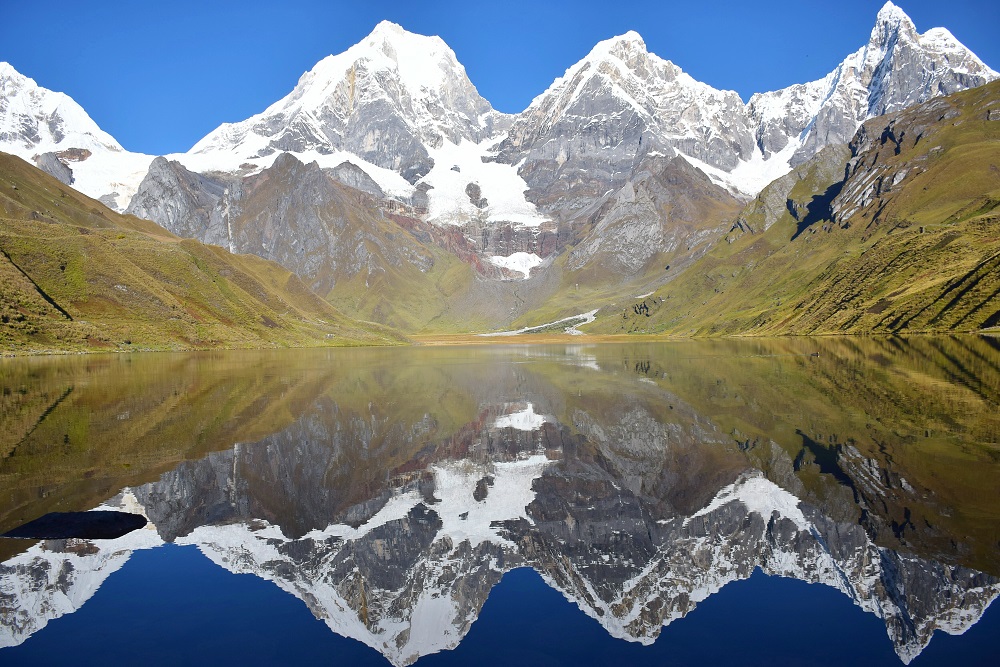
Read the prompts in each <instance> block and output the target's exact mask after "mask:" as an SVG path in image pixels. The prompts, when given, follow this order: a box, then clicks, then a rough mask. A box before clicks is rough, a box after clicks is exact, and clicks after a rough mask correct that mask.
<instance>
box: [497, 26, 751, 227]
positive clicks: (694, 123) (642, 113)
mask: <svg viewBox="0 0 1000 667" xmlns="http://www.w3.org/2000/svg"><path fill="white" fill-rule="evenodd" d="M498 153H499V155H498V159H500V160H503V161H506V162H511V163H519V164H521V165H522V166H521V167H520V174H521V175H522V176H523V177H524V178H525V180H526V181H527V182H528V184H529V185H531V187H532V191H531V196H530V198H531V200H532V201H534V202H536V203H538V204H539V205H540V206H542V207H543V209H546V210H548V209H557V210H563V211H567V210H568V211H570V212H572V211H574V210H576V209H579V208H582V207H583V206H585V205H587V204H588V203H590V202H591V201H593V200H594V199H595V198H597V197H599V196H601V195H602V194H604V193H605V192H607V190H608V189H609V186H620V185H621V184H622V183H623V182H624V181H625V180H626V179H627V178H628V176H629V174H630V171H631V170H632V168H633V167H634V166H635V165H636V163H637V162H638V161H639V160H640V159H641V158H642V156H643V155H646V154H654V155H655V154H656V153H663V154H666V155H667V156H669V157H673V156H674V155H675V154H676V153H682V154H685V155H689V156H691V157H693V158H696V159H697V160H699V161H701V162H704V163H706V164H710V165H712V166H713V167H715V168H716V169H718V170H720V171H724V172H728V171H731V170H732V169H734V168H735V167H736V166H737V165H738V164H739V163H740V161H745V160H749V159H750V158H751V156H752V153H753V133H752V131H751V128H750V127H749V125H748V122H747V118H746V117H745V115H744V105H743V101H742V100H741V99H740V97H739V95H737V94H736V93H735V92H733V91H720V90H716V89H714V88H712V87H711V86H709V85H707V84H704V83H701V82H699V81H696V80H695V79H693V78H692V77H691V76H689V75H688V74H686V73H685V72H683V71H682V70H681V69H680V68H679V67H677V66H676V65H674V64H673V63H671V62H670V61H668V60H663V59H662V58H660V57H659V56H657V55H655V54H652V53H650V52H649V51H647V49H646V44H645V42H643V40H642V38H641V37H640V36H639V35H638V34H637V33H635V32H629V33H626V34H625V35H622V36H620V37H615V38H612V39H609V40H606V41H603V42H600V43H599V44H597V46H595V47H594V49H593V50H592V51H591V52H590V53H589V54H588V55H587V56H586V57H585V58H583V59H582V60H581V61H579V62H578V63H576V64H575V65H573V66H572V67H570V68H569V69H568V70H567V71H566V74H565V75H563V76H562V77H561V78H559V79H556V81H555V82H554V83H553V84H552V85H551V86H550V87H549V89H548V90H546V91H545V92H544V93H542V94H541V95H539V96H538V97H536V98H535V99H534V101H532V103H531V105H530V106H529V107H528V108H527V109H526V110H525V111H523V112H522V113H521V114H519V115H518V116H517V119H516V120H515V121H514V124H513V125H512V127H511V129H510V131H509V132H508V134H507V138H506V139H505V140H504V141H503V143H501V144H500V146H499V149H498ZM564 215H571V213H564Z"/></svg>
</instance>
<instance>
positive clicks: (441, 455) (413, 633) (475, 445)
mask: <svg viewBox="0 0 1000 667" xmlns="http://www.w3.org/2000/svg"><path fill="white" fill-rule="evenodd" d="M817 354H818V356H816V355H817ZM998 366H1000V352H998V345H997V342H996V341H995V340H991V339H985V338H972V337H970V338H958V339H938V338H916V339H909V340H903V339H874V340H873V339H851V338H842V339H812V340H798V339H795V340H779V341H709V342H683V343H656V344H654V343H638V344H623V345H611V344H604V345H585V344H584V345H575V346H510V347H492V346H490V347H470V348H458V347H455V348H431V349H421V348H409V349H391V350H373V349H366V350H317V351H287V352H261V353H248V352H239V353H217V354H201V355H144V356H135V357H94V358H84V359H79V358H76V359H28V360H7V361H4V362H3V363H2V364H0V380H2V384H3V386H4V387H5V388H7V387H9V388H11V390H10V391H4V395H3V396H2V403H0V419H2V425H3V428H2V429H0V454H3V458H2V459H0V491H2V493H3V496H2V497H3V498H5V503H6V504H5V505H4V506H3V507H2V508H0V531H2V530H5V529H7V528H9V527H13V526H14V525H17V524H18V523H21V522H23V521H26V520H29V519H30V518H32V517H33V516H39V515H41V514H44V513H46V512H49V511H53V510H61V511H66V510H83V509H90V508H92V507H95V506H97V507H100V508H101V509H119V510H124V511H132V512H138V513H141V514H143V515H145V516H146V517H147V518H148V519H149V521H150V524H149V525H148V526H147V527H146V528H145V529H142V530H139V531H136V532H135V533H132V534H129V535H126V536H124V537H122V538H119V539H117V540H103V541H97V540H95V541H83V540H63V541H48V542H41V543H37V544H35V545H34V546H31V547H30V548H27V549H26V550H23V549H24V545H23V544H20V543H19V544H17V545H11V544H10V542H3V541H0V542H3V543H0V549H4V550H5V551H3V552H0V554H2V557H3V558H4V559H5V562H4V563H3V564H2V565H0V620H2V624H0V646H16V645H18V644H21V643H22V642H25V640H27V639H28V638H29V637H32V635H35V633H38V634H37V636H36V637H34V638H33V639H32V641H45V636H46V633H45V632H44V631H41V630H42V628H43V627H44V626H45V625H46V624H47V623H48V621H50V620H52V619H55V618H58V617H60V616H63V615H65V614H69V613H72V612H74V611H76V610H77V609H79V608H80V607H81V606H82V605H83V604H84V603H85V602H86V601H87V600H88V599H89V598H90V597H91V596H92V595H93V594H94V593H95V592H96V591H97V590H98V588H99V587H100V586H101V585H102V584H103V583H104V581H105V580H106V579H107V578H108V577H109V576H111V575H112V574H113V573H114V572H115V571H116V570H118V569H120V568H121V567H123V566H124V565H125V563H126V561H127V560H128V559H129V556H130V555H131V554H132V553H133V552H135V551H136V550H142V549H150V548H153V547H157V546H160V545H162V544H163V543H164V542H169V543H175V544H178V545H196V546H197V548H198V549H199V550H200V551H201V552H202V553H203V554H204V555H205V556H206V557H207V558H208V559H210V560H211V561H212V562H214V563H216V564H217V565H219V566H220V567H222V568H225V569H226V570H228V571H231V572H236V573H251V574H254V575H256V576H258V577H261V578H263V579H266V580H268V581H272V582H274V583H275V584H276V585H277V586H278V587H279V588H280V589H282V590H284V591H286V592H288V593H290V594H291V595H293V596H295V597H296V598H298V599H300V600H302V601H303V602H304V603H305V604H306V605H307V606H308V608H309V610H310V611H311V612H312V614H313V615H314V616H316V617H317V618H319V619H321V620H323V621H324V622H325V623H326V624H327V625H328V626H329V627H330V629H331V630H333V631H334V632H336V633H338V634H340V635H343V636H346V637H351V638H354V639H357V640H358V641H360V642H362V643H364V644H366V645H368V646H370V647H372V648H374V649H375V650H377V651H379V652H380V653H382V654H383V655H384V656H385V657H386V658H388V659H389V660H390V661H391V662H392V663H393V664H396V665H404V664H410V663H412V662H414V661H416V660H417V659H418V658H420V657H421V656H423V655H427V654H430V653H434V652H437V651H440V650H443V649H449V648H454V647H455V646H457V645H458V644H459V642H461V641H462V639H463V638H464V637H465V636H466V634H467V633H468V632H469V630H470V627H471V626H472V624H473V623H474V622H475V621H476V619H477V618H478V616H479V613H480V610H481V609H482V607H483V605H484V603H485V602H486V600H487V597H488V596H489V594H490V591H491V589H492V588H493V587H494V586H495V585H496V584H497V583H499V582H500V580H501V578H502V577H503V576H504V574H505V573H506V572H509V571H510V570H512V569H514V568H520V567H530V568H532V569H534V570H535V571H537V572H538V573H539V574H540V575H541V577H542V579H543V580H544V581H545V582H546V583H547V584H548V585H549V586H551V587H553V588H554V589H556V590H558V591H560V592H561V593H562V594H563V595H564V596H565V597H566V598H567V599H569V600H571V601H573V602H574V603H575V604H576V605H577V606H578V607H579V608H580V609H581V610H582V611H583V612H584V613H586V614H588V615H589V616H591V617H593V618H594V619H596V620H597V622H598V623H600V625H601V626H603V627H604V629H605V630H606V631H607V632H608V633H610V634H611V635H612V636H614V637H618V638H621V639H625V640H629V641H638V642H641V643H644V644H649V643H652V642H653V641H654V640H655V639H656V637H657V636H658V635H659V634H660V631H661V629H662V628H663V627H664V626H666V625H669V624H670V623H671V622H672V621H674V620H676V619H678V618H681V617H683V616H685V615H687V614H688V613H695V614H696V613H697V611H696V606H697V605H698V603H700V602H702V601H703V600H706V599H707V598H708V597H710V596H712V595H713V594H715V593H716V592H718V591H719V590H720V589H722V588H723V587H724V586H725V585H726V584H728V583H730V582H733V581H737V580H742V579H746V578H748V577H750V575H751V574H752V573H753V572H754V571H755V569H760V570H762V571H763V572H764V573H765V574H768V575H779V576H782V577H791V578H794V579H797V580H800V581H805V582H810V583H822V584H826V585H827V586H830V587H832V588H833V589H836V590H837V591H840V592H841V593H843V594H844V595H846V596H847V597H848V598H849V599H850V600H851V601H852V602H853V603H854V604H855V605H857V607H859V608H860V609H861V610H863V611H864V612H868V613H870V614H874V615H875V616H876V617H878V618H879V619H882V621H884V623H885V627H886V631H887V633H888V637H889V640H890V641H891V643H892V645H893V647H894V649H895V651H896V653H897V655H898V656H899V658H900V659H901V660H902V661H903V662H907V663H908V662H909V661H911V660H912V659H913V658H914V657H916V656H917V655H918V654H920V652H921V651H922V650H923V648H924V647H925V646H926V645H927V643H928V642H929V641H930V640H931V635H932V634H933V632H934V631H935V630H942V631H945V632H948V633H952V634H958V633H962V632H964V631H965V630H966V629H967V628H969V627H970V626H971V625H973V624H974V623H976V622H977V621H978V620H979V618H980V617H981V616H982V614H983V612H984V611H985V609H986V608H987V607H988V606H989V604H990V603H991V602H992V601H993V599H994V598H995V597H996V596H997V594H998V593H1000V552H998V548H997V544H998V538H1000V521H998V515H1000V507H998V505H997V503H996V498H997V497H998V496H997V493H998V491H1000V461H998V454H1000V445H998V443H1000V416H998V415H1000V410H998V407H1000V371H998ZM7 499H9V501H8V500H7ZM192 604H194V602H192ZM526 604H530V601H527V602H526ZM129 613H139V612H137V611H136V610H134V609H130V611H129ZM234 613H235V612H234ZM40 631H41V632H40ZM998 642H1000V640H998ZM994 648H996V647H994ZM7 650H8V651H12V650H16V649H7ZM744 650H745V649H744ZM759 650H760V651H762V652H766V647H763V646H762V647H760V649H759ZM2 655H3V653H0V656H2ZM762 655H766V653H762Z"/></svg>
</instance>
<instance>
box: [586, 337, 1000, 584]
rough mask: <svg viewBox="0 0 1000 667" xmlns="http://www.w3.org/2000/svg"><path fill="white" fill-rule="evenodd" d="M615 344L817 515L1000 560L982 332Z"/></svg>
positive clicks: (995, 448) (973, 560)
mask: <svg viewBox="0 0 1000 667" xmlns="http://www.w3.org/2000/svg"><path fill="white" fill-rule="evenodd" d="M595 349H597V350H601V349H607V350H608V351H609V353H610V351H612V350H615V349H616V348H615V347H608V348H600V347H598V348H595ZM621 349H623V350H626V351H627V352H626V355H627V356H628V362H627V363H626V364H625V365H626V366H630V367H632V368H633V369H636V368H637V369H639V370H637V371H634V372H635V373H636V374H638V375H640V377H642V378H644V379H647V380H653V381H654V382H656V383H657V384H658V385H659V386H660V387H662V388H663V389H665V390H667V391H668V392H670V395H674V396H677V397H679V398H680V399H682V400H684V401H685V402H686V403H687V404H689V405H690V406H691V407H692V408H693V409H694V411H695V412H696V413H697V414H698V415H699V416H700V417H701V418H703V419H705V420H706V421H707V422H709V423H711V424H713V425H714V426H715V427H717V428H718V430H719V432H721V433H723V434H725V435H726V436H727V439H728V440H729V442H731V443H733V444H735V445H736V446H738V447H739V448H740V449H743V450H744V451H745V455H746V457H747V458H748V460H749V462H751V463H752V464H753V465H754V466H755V467H759V468H761V469H763V470H765V472H767V474H768V475H769V476H770V477H771V478H772V479H773V480H774V481H775V482H777V483H779V484H781V485H782V486H785V487H786V488H788V489H789V490H790V491H792V492H793V493H795V494H796V495H798V496H799V497H801V498H802V499H804V500H806V501H808V502H811V503H813V504H816V505H818V506H820V507H821V508H822V509H823V510H824V512H826V513H828V514H829V515H830V516H833V517H836V518H839V519H842V520H852V521H854V520H856V521H861V522H863V523H865V524H866V525H867V526H868V527H869V529H870V531H871V532H872V533H873V534H875V536H876V539H878V540H879V541H880V542H881V543H883V544H886V545H887V546H892V547H894V548H899V547H902V548H904V549H906V548H909V549H917V550H925V551H933V550H940V551H942V552H947V551H950V550H951V547H949V543H950V542H951V541H954V542H956V543H958V558H959V559H960V560H962V562H963V563H965V564H975V565H976V566H977V567H980V568H986V569H990V570H991V571H998V568H1000V562H998V561H997V554H996V550H995V545H996V543H997V541H998V540H1000V511H998V508H997V505H996V498H997V497H998V494H1000V349H998V346H997V344H996V343H995V341H993V340H992V339H988V338H977V337H959V338H923V337H915V338H910V339H878V338H876V339H869V338H834V339H829V338H818V339H806V338H788V339H777V340H775V339H760V340H755V341H753V342H747V341H735V340H719V341H704V342H689V343H679V344H675V345H669V346H656V345H638V344H637V345H635V346H625V347H623V348H621ZM665 352H666V353H667V355H666V356H665V354H664V353H665ZM813 354H817V355H818V356H812V355H813ZM620 355H621V353H619V356H620ZM609 356H611V355H610V354H609ZM617 358H618V357H615V358H614V359H615V360H614V361H611V360H609V361H608V362H605V361H604V360H603V359H602V360H601V363H602V366H604V364H605V363H608V364H611V363H621V362H620V361H618V360H617ZM599 359H600V357H599Z"/></svg>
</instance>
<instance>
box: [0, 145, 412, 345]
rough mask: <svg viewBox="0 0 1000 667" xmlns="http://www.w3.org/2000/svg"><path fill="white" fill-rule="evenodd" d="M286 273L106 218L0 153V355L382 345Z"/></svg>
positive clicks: (391, 338)
mask: <svg viewBox="0 0 1000 667" xmlns="http://www.w3.org/2000/svg"><path fill="white" fill-rule="evenodd" d="M400 340H401V338H400V337H399V336H398V335H396V334H394V333H392V332H391V331H390V330H388V329H385V328H384V327H381V326H379V325H375V324H367V323H364V324H362V323H357V322H354V321H352V320H350V319H348V318H346V317H345V316H344V315H342V314H341V313H340V312H338V311H337V310H335V309H334V308H333V307H331V306H330V304H328V303H327V302H325V301H324V300H322V299H321V298H319V297H318V296H316V295H315V294H313V293H312V292H311V291H310V290H309V289H307V288H306V287H305V285H303V283H302V282H301V281H300V280H299V279H298V278H297V277H296V276H295V275H294V274H292V273H290V272H289V271H287V270H285V269H283V268H282V267H280V266H279V265H277V264H275V263H273V262H268V261H266V260H263V259H260V258H258V257H255V256H251V255H233V254H230V253H229V252H227V251H225V250H224V249H222V248H220V247H217V246H209V245H205V244H202V243H198V242H196V241H192V240H182V239H180V238H178V237H176V236H174V235H172V234H170V233H169V232H167V231H165V230H164V229H162V228H160V227H158V226H157V225H155V224H153V223H151V222H148V221H145V220H140V219H138V218H134V217H131V216H122V215H118V214H116V213H114V212H112V211H110V210H109V209H107V208H105V207H104V206H103V205H102V204H100V203H98V202H96V201H94V200H91V199H89V198H87V197H85V196H83V195H81V194H79V193H77V192H76V191H74V190H72V189H71V188H69V187H67V186H65V185H63V184H62V183H60V182H59V181H57V180H55V179H53V178H52V177H50V176H48V175H47V174H45V173H43V172H42V171H40V170H38V169H36V168H35V167H33V166H31V165H29V164H28V163H26V162H24V161H23V160H21V159H19V158H16V157H13V156H10V155H6V154H0V351H2V352H4V353H33V352H44V351H74V350H76V351H83V350H135V349H198V348H214V347H274V346H282V347H287V346H310V345H347V344H385V343H390V342H399V341H400Z"/></svg>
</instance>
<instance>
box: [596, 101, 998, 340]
mask: <svg viewBox="0 0 1000 667" xmlns="http://www.w3.org/2000/svg"><path fill="white" fill-rule="evenodd" d="M998 96H1000V83H993V84H990V85H987V86H983V87H981V88H976V89H973V90H969V91H965V92H962V93H958V94H956V95H952V96H950V97H947V98H941V99H938V100H935V101H933V102H930V103H927V104H925V105H921V106H918V107H914V108H911V109H909V110H907V111H904V112H901V113H899V114H897V115H896V116H893V117H882V118H877V119H873V120H871V121H869V122H868V123H866V124H865V127H864V129H863V131H862V133H860V134H859V138H857V139H856V140H855V143H854V146H855V158H854V160H853V161H852V162H851V164H850V165H849V166H848V165H846V164H845V163H846V158H845V159H844V160H843V161H842V162H840V163H839V167H840V168H841V171H840V172H839V174H840V175H836V174H837V173H838V170H837V169H834V168H832V167H838V165H837V164H833V165H832V167H831V164H828V163H830V161H831V160H833V161H834V162H836V159H835V158H836V155H834V154H833V153H831V152H830V151H826V152H824V153H821V154H820V155H819V156H817V158H815V159H814V160H813V161H812V162H810V163H807V164H806V165H803V166H802V167H800V168H799V169H798V170H797V172H796V173H797V174H798V176H799V179H800V180H798V181H797V183H796V184H795V186H794V187H793V188H791V189H790V190H785V189H784V188H785V187H787V185H782V182H776V183H774V184H772V185H771V186H769V188H768V189H766V190H765V191H764V192H762V193H761V195H760V197H759V198H758V199H757V200H756V201H755V202H753V203H752V204H751V205H750V206H749V207H748V209H747V210H746V211H745V213H744V216H743V225H742V227H737V228H734V230H733V232H732V233H731V234H730V235H729V236H728V237H727V238H726V239H723V240H721V241H720V242H719V243H717V245H716V247H715V248H714V249H713V250H712V251H711V252H709V253H708V254H707V255H706V256H705V257H704V258H703V259H701V260H700V261H699V262H698V263H696V264H695V265H693V266H692V267H691V268H690V269H688V270H687V271H686V272H685V273H684V274H683V275H681V276H680V277H679V278H678V279H677V280H676V281H674V282H672V283H670V284H669V285H667V286H666V287H664V288H662V289H660V290H659V291H658V292H657V293H656V294H655V295H653V297H652V298H651V299H650V300H649V303H650V305H651V306H652V307H651V310H650V312H649V314H648V316H645V315H635V314H633V313H631V312H630V311H629V310H628V308H627V304H626V305H624V306H622V308H623V310H624V315H623V316H622V317H621V318H620V319H614V318H606V319H605V320H604V324H603V330H606V331H611V330H615V331H618V330H621V331H630V332H631V331H646V332H666V333H672V334H680V335H691V334H694V335H720V334H754V335H766V334H788V333H794V334H825V333H851V332H853V333H859V332H893V331H897V332H898V331H906V332H946V331H976V330H979V329H981V328H988V327H994V326H1000V234H998V230H1000V209H998V208H997V207H998V203H1000V122H996V121H988V120H987V111H988V108H989V107H990V105H993V104H995V103H996V101H997V99H998ZM843 168H847V169H848V171H849V175H848V177H847V179H846V181H843V182H842V183H841V182H839V179H840V178H842V174H843V173H844V172H843V170H842V169H843ZM779 190H780V191H779ZM785 192H787V195H786V194H784V193H785ZM772 199H773V200H775V201H773V202H772V201H770V200H772ZM782 207H783V209H782ZM765 211H768V212H769V215H770V216H771V218H772V219H771V220H768V221H769V222H771V224H770V226H769V227H766V228H765V225H764V224H763V222H764V220H765V218H766V217H767V216H765V215H764V212H765ZM619 312H622V311H619ZM612 320H614V321H612ZM597 327H598V328H601V327H602V325H601V324H600V323H599V324H598V325H597Z"/></svg>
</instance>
